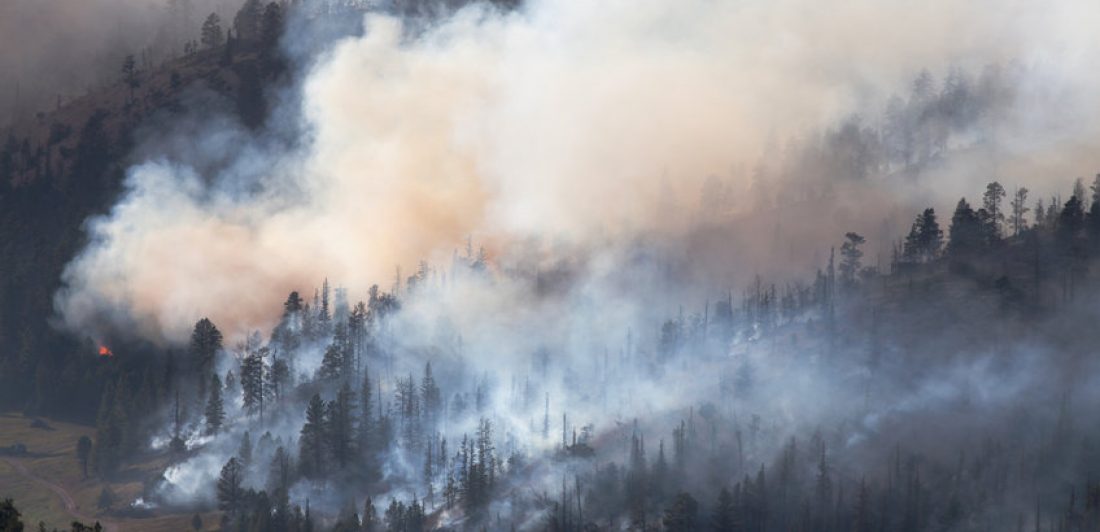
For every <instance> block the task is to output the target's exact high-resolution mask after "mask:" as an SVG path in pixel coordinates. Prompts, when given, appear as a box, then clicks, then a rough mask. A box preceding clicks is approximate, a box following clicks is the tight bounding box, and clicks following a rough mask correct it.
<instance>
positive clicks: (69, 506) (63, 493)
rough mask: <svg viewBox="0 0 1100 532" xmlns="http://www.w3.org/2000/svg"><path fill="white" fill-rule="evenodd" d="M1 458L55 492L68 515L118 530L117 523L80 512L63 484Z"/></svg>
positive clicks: (88, 523) (20, 472) (110, 531)
mask: <svg viewBox="0 0 1100 532" xmlns="http://www.w3.org/2000/svg"><path fill="white" fill-rule="evenodd" d="M3 460H4V462H5V463H6V464H8V465H10V466H12V467H13V468H15V470H16V471H18V472H19V474H20V475H23V476H24V477H27V478H29V479H31V480H32V481H34V482H37V483H38V484H41V485H43V486H45V487H47V488H49V490H50V491H52V492H54V493H55V494H57V496H58V497H60V498H61V503H62V504H64V505H65V511H67V512H69V515H71V516H73V517H74V518H76V520H78V521H80V522H82V523H84V524H86V525H92V524H94V523H95V522H96V521H99V524H100V525H102V526H103V530H105V531H107V532H118V525H117V524H115V523H111V522H109V521H103V520H102V519H97V518H95V517H91V516H88V515H84V514H83V513H81V512H80V508H79V507H78V506H77V504H76V501H74V500H73V496H72V495H70V494H69V491H68V490H66V489H65V487H64V486H61V485H60V484H55V483H53V482H50V481H49V480H46V479H44V478H42V477H39V476H37V475H35V474H34V473H31V472H30V471H28V470H27V466H25V465H23V463H22V462H20V461H19V460H13V459H11V458H4V459H3Z"/></svg>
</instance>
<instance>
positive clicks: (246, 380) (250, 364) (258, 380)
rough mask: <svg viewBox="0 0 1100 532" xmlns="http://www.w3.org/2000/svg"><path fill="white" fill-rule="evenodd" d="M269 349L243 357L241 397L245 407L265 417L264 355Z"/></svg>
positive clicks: (256, 351)
mask: <svg viewBox="0 0 1100 532" xmlns="http://www.w3.org/2000/svg"><path fill="white" fill-rule="evenodd" d="M268 352H269V351H268V349H267V348H266V347H265V348H263V349H259V350H255V351H251V352H249V353H248V354H247V355H245V357H244V358H243V359H241V399H242V403H243V405H244V409H245V410H246V411H247V412H249V413H252V414H255V413H259V414H260V418H261V420H262V419H263V401H264V380H265V379H264V374H265V366H264V357H265V356H266V355H267V354H268Z"/></svg>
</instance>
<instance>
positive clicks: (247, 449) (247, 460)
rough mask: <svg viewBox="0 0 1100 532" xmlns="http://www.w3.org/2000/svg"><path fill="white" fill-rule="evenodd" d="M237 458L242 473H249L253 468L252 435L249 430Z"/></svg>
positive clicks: (238, 450)
mask: <svg viewBox="0 0 1100 532" xmlns="http://www.w3.org/2000/svg"><path fill="white" fill-rule="evenodd" d="M237 458H238V463H239V464H240V466H241V471H243V472H247V471H248V468H250V467H252V435H251V434H249V432H248V431H247V430H246V431H244V436H243V437H241V446H240V447H238V448H237Z"/></svg>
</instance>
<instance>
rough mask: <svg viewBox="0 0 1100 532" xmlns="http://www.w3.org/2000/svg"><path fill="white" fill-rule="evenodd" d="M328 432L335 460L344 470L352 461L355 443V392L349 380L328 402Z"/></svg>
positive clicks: (329, 446) (329, 444) (330, 449)
mask: <svg viewBox="0 0 1100 532" xmlns="http://www.w3.org/2000/svg"><path fill="white" fill-rule="evenodd" d="M326 434H327V435H328V449H329V451H330V453H331V454H332V459H333V462H334V463H335V464H336V465H338V466H340V469H341V470H344V469H345V468H346V467H347V466H348V465H349V464H350V463H351V460H352V456H353V449H354V443H355V392H354V391H352V389H351V386H349V385H348V383H347V382H344V384H343V386H341V387H340V391H339V392H337V393H336V399H335V400H334V401H332V402H330V403H329V404H328V415H327V430H326Z"/></svg>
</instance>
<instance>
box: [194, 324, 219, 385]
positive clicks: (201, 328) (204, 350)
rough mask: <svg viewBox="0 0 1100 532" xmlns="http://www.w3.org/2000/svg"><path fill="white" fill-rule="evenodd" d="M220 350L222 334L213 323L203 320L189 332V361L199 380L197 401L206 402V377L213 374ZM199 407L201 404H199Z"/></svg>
mask: <svg viewBox="0 0 1100 532" xmlns="http://www.w3.org/2000/svg"><path fill="white" fill-rule="evenodd" d="M221 349H222V333H221V331H219V330H218V328H217V327H215V326H214V323H213V322H211V321H210V320H209V319H207V318H203V319H201V320H199V321H198V322H197V323H195V328H194V330H193V331H192V332H191V349H190V351H191V361H192V364H193V367H194V372H195V373H194V374H195V375H196V376H197V377H198V380H199V400H200V401H205V400H206V376H207V375H210V373H212V372H213V370H214V369H213V368H214V358H215V357H216V356H217V354H218V352H219V351H221ZM199 404H200V405H201V404H202V403H199Z"/></svg>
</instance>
